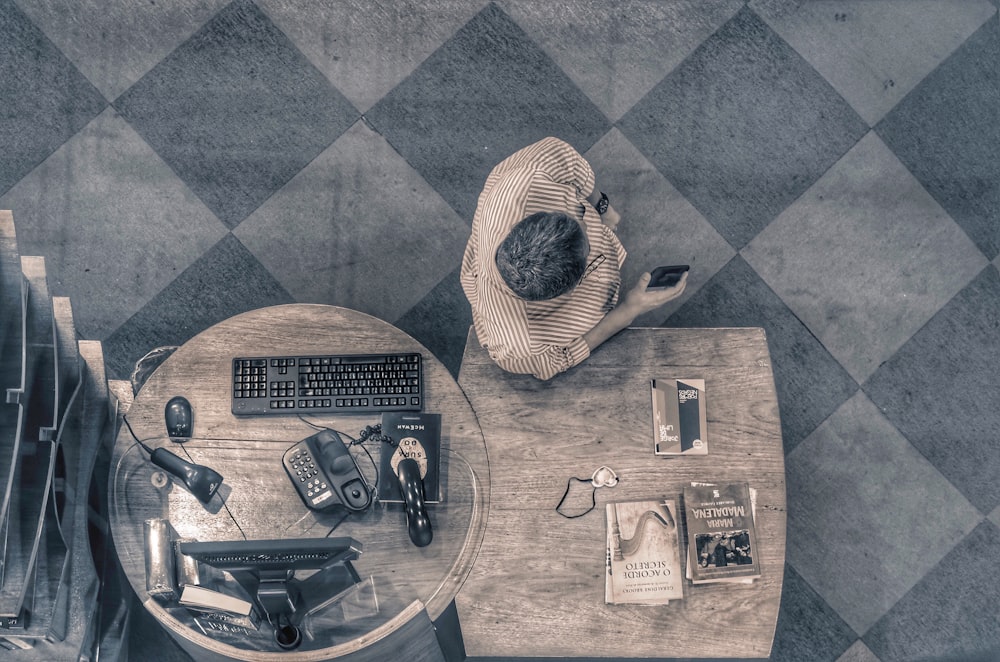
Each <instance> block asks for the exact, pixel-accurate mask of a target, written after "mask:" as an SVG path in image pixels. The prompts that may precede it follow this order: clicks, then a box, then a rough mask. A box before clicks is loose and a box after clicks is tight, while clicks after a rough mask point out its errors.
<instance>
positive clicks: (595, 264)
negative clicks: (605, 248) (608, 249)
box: [580, 253, 604, 280]
mask: <svg viewBox="0 0 1000 662" xmlns="http://www.w3.org/2000/svg"><path fill="white" fill-rule="evenodd" d="M603 263H604V253H601V254H600V255H598V256H597V257H595V258H594V259H593V260H591V261H590V264H588V265H587V269H586V270H585V271H584V272H583V276H582V277H581V278H580V280H583V279H584V278H586V277H587V276H589V275H590V274H592V273H594V270H596V269H597V267H599V266H601V265H602V264H603Z"/></svg>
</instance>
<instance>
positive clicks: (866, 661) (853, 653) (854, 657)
mask: <svg viewBox="0 0 1000 662" xmlns="http://www.w3.org/2000/svg"><path fill="white" fill-rule="evenodd" d="M837 662H881V660H879V659H878V656H877V655H875V653H873V652H872V651H871V649H870V648H868V646H865V642H863V641H861V640H858V641H855V642H854V643H853V644H851V647H850V648H848V649H847V650H846V651H844V654H843V655H841V656H840V657H838V658H837Z"/></svg>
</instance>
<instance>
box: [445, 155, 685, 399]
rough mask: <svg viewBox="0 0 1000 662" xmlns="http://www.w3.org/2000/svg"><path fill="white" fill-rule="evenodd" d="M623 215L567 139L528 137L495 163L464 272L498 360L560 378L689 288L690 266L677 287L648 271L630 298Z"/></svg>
mask: <svg viewBox="0 0 1000 662" xmlns="http://www.w3.org/2000/svg"><path fill="white" fill-rule="evenodd" d="M620 220H621V216H620V215H619V214H618V212H617V211H616V210H615V209H614V207H612V206H611V204H610V202H609V201H608V197H607V196H606V195H605V194H604V193H603V192H602V191H601V190H600V189H599V188H598V187H597V186H596V182H595V176H594V171H593V169H592V168H591V166H590V164H589V163H588V162H587V161H586V160H585V159H584V158H583V157H582V156H581V155H580V154H579V152H577V151H576V149H574V148H573V147H572V146H571V145H569V144H568V143H566V142H565V141H563V140H560V139H559V138H555V137H548V138H544V139H542V140H540V141H538V142H536V143H533V144H531V145H528V146H527V147H524V148H522V149H520V150H518V151H517V152H515V153H514V154H512V155H510V156H508V157H507V158H506V159H504V160H503V161H501V162H500V163H499V164H497V165H496V166H495V167H494V168H493V170H492V171H491V172H490V174H489V176H488V177H487V179H486V184H485V186H484V187H483V191H482V193H480V195H479V200H478V203H477V207H476V212H475V216H474V218H473V222H472V234H471V236H470V237H469V242H468V244H467V245H466V248H465V254H464V256H463V258H462V267H461V272H460V280H461V284H462V289H463V290H464V291H465V295H466V297H467V298H468V300H469V303H470V305H471V306H472V320H473V325H474V326H475V329H476V335H477V336H478V338H479V342H480V344H481V345H482V346H483V347H484V348H486V349H487V351H488V352H489V355H490V357H491V358H492V359H493V361H494V362H496V364H497V365H498V366H500V367H501V368H503V369H504V370H507V371H508V372H513V373H522V374H531V375H534V376H535V377H537V378H538V379H542V380H548V379H551V378H552V377H554V376H555V375H557V374H559V373H561V372H563V371H565V370H568V369H569V368H571V367H573V366H575V365H578V364H579V363H580V362H582V361H584V360H585V359H587V358H588V357H589V356H590V353H591V352H592V351H593V350H594V349H596V348H597V347H598V346H599V345H600V344H601V343H603V342H605V341H606V340H608V339H609V338H611V337H612V336H614V335H615V334H617V333H618V332H619V331H621V330H622V329H624V328H626V327H627V326H629V325H630V324H631V323H632V321H633V320H634V319H635V318H636V317H638V316H639V315H642V314H643V313H646V312H649V311H651V310H654V309H656V308H659V307H660V306H662V305H663V304H665V303H667V302H668V301H670V300H672V299H675V298H677V297H678V296H680V295H681V294H682V293H683V291H684V286H685V285H686V283H687V274H685V275H684V277H683V278H682V279H681V280H680V281H679V282H678V283H677V284H676V285H675V286H673V287H670V288H667V289H664V290H649V291H647V290H646V285H647V284H648V283H649V278H650V274H649V273H648V272H647V273H645V274H643V275H642V276H641V277H640V278H639V281H638V282H637V283H636V284H635V285H634V286H633V287H632V289H630V290H629V291H628V292H627V293H626V294H625V295H624V297H621V293H620V290H621V267H622V264H623V263H624V261H625V257H626V252H625V248H624V247H623V246H622V244H621V242H620V241H619V240H618V237H617V236H616V235H615V233H614V230H615V228H616V227H617V226H618V223H619V222H620Z"/></svg>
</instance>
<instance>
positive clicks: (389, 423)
mask: <svg viewBox="0 0 1000 662" xmlns="http://www.w3.org/2000/svg"><path fill="white" fill-rule="evenodd" d="M382 434H385V435H388V436H389V437H391V438H392V440H393V441H394V442H395V443H396V447H395V449H393V448H392V447H390V446H388V445H386V444H382V447H381V449H380V450H379V467H378V486H377V487H378V498H379V500H380V501H383V502H385V503H402V502H403V495H402V493H401V492H400V489H399V479H398V478H397V477H396V466H397V465H398V464H399V462H400V460H402V459H404V458H407V457H412V458H413V459H414V460H416V461H417V464H418V465H419V466H420V478H421V479H422V480H423V483H424V502H425V503H439V502H440V501H441V500H442V494H441V414H431V413H427V412H401V411H393V412H384V413H383V414H382Z"/></svg>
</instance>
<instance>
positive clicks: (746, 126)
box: [618, 9, 868, 249]
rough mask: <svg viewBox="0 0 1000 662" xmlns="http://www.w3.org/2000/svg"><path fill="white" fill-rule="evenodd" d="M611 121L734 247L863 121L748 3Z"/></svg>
mask: <svg viewBox="0 0 1000 662" xmlns="http://www.w3.org/2000/svg"><path fill="white" fill-rule="evenodd" d="M618 126H619V128H621V130H622V132H623V133H624V134H625V135H626V137H628V139H629V140H631V141H632V142H633V143H634V144H635V146H636V147H638V148H639V149H640V151H642V152H643V153H644V154H645V155H646V156H647V157H648V158H649V160H650V161H651V162H652V163H653V164H654V165H655V166H656V167H657V168H659V170H660V172H662V173H663V174H664V176H666V178H667V179H668V180H669V181H670V182H671V183H672V184H673V185H674V186H676V187H677V189H678V190H679V191H680V192H681V193H682V194H683V195H684V196H685V197H686V198H687V199H688V200H690V201H691V203H692V204H693V205H694V206H695V207H697V208H698V210H699V211H700V212H701V213H702V214H704V215H705V217H706V218H707V219H708V220H709V221H710V222H711V223H712V224H713V225H714V226H715V227H716V228H717V229H718V230H719V232H720V233H721V234H722V236H724V237H725V238H726V239H727V240H728V241H729V242H730V243H731V244H732V245H733V246H734V247H735V248H737V249H740V248H742V247H743V246H744V245H745V244H746V243H747V242H748V241H750V240H751V239H752V238H753V237H754V236H755V235H756V234H757V233H758V232H760V230H762V229H763V228H764V226H766V225H767V224H768V223H769V222H770V221H771V220H772V219H773V218H774V217H775V216H777V215H778V213H780V212H781V211H782V210H783V209H784V208H785V207H786V206H787V205H788V204H789V203H791V202H792V201H793V200H794V199H795V198H797V197H798V196H799V195H800V194H802V192H804V191H805V190H806V189H807V188H809V186H811V185H812V183H813V182H815V181H816V179H817V178H818V177H819V176H820V175H822V174H823V172H825V171H826V169H827V168H829V167H830V166H831V165H832V164H833V163H834V162H836V161H837V159H839V158H840V157H841V156H842V155H843V154H844V153H845V152H846V151H847V150H848V149H849V148H850V147H851V146H852V145H854V143H855V142H857V141H858V139H859V138H861V136H862V135H863V134H864V133H865V131H866V130H867V129H868V126H867V125H866V124H865V122H864V121H863V120H862V119H861V118H860V117H858V115H857V113H855V112H854V111H853V110H852V109H851V108H850V106H848V105H847V104H846V103H845V102H844V101H843V99H842V98H841V97H840V95H838V94H837V93H836V92H835V91H834V90H833V88H832V87H830V85H829V83H827V82H826V81H825V80H823V78H821V77H820V76H819V75H818V74H817V73H816V72H815V70H813V69H812V68H811V67H810V66H809V65H808V63H806V62H805V61H804V60H803V59H802V58H801V57H800V56H799V55H798V54H797V53H795V51H793V50H792V49H791V48H790V47H789V46H788V44H786V43H785V42H784V41H782V39H781V38H780V37H778V36H777V35H776V34H775V33H774V31H773V30H771V28H769V27H768V26H767V25H766V24H765V23H764V22H763V21H762V20H761V19H760V18H758V17H757V15H756V14H754V13H753V12H752V11H750V10H748V9H742V10H740V12H739V13H737V14H736V16H735V17H734V18H733V19H732V20H730V21H729V22H728V23H727V24H726V25H724V26H723V27H722V28H720V29H719V31H718V32H716V33H715V34H713V35H712V36H711V37H709V38H708V39H707V40H706V41H705V42H704V43H703V44H702V45H701V46H699V47H698V48H697V50H695V51H694V52H693V53H692V54H691V55H690V56H689V57H688V58H687V59H686V60H684V62H683V63H682V64H681V65H680V66H678V67H677V68H676V69H675V70H674V71H673V72H671V73H670V74H669V75H668V76H667V77H666V78H665V79H664V80H663V81H662V82H661V83H660V84H659V85H657V86H656V87H655V88H653V90H652V91H651V92H650V93H649V94H648V95H646V97H645V98H643V99H642V101H640V102H639V103H638V104H636V106H635V107H634V108H632V110H630V111H629V112H628V113H627V114H626V115H625V116H624V117H623V118H622V119H621V120H620V121H619V122H618Z"/></svg>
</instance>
